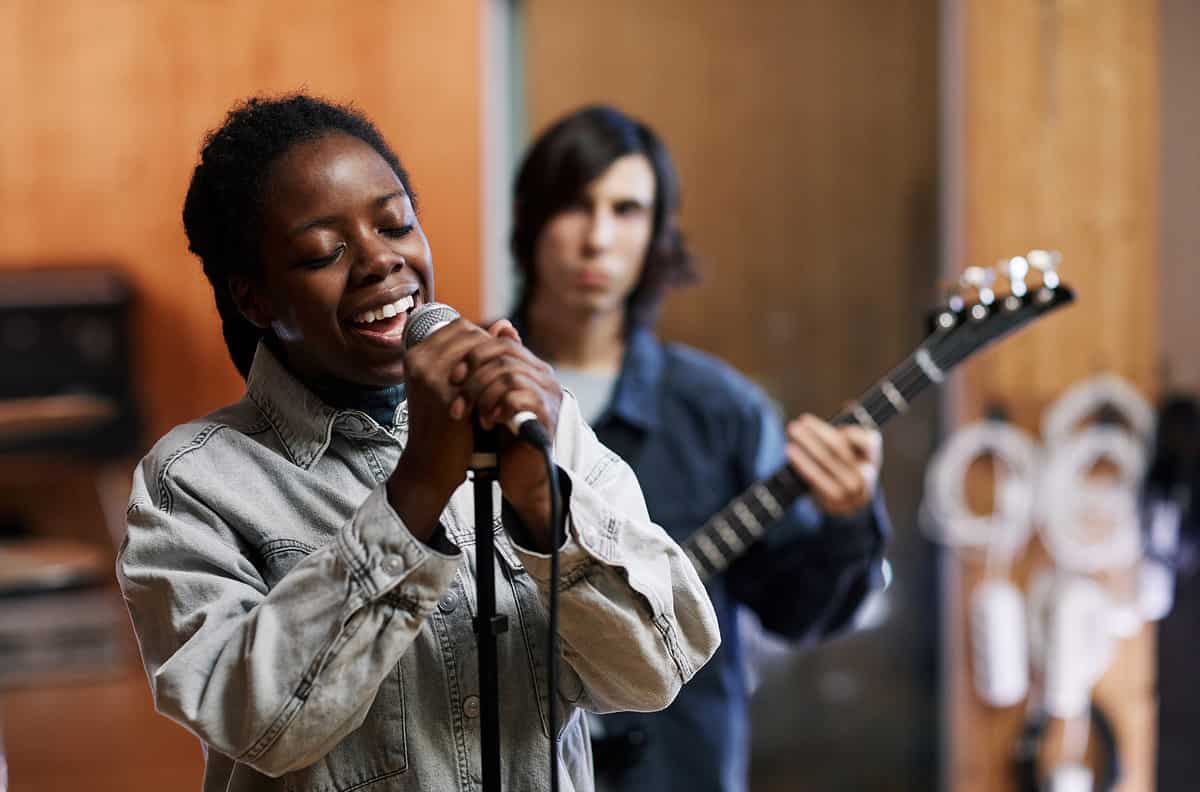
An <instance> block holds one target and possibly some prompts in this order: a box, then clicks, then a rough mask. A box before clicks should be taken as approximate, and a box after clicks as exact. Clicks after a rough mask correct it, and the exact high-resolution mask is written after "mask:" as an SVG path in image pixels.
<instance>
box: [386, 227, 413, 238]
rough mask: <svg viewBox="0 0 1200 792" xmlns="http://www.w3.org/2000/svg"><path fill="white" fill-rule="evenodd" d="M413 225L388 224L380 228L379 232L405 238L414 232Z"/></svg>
mask: <svg viewBox="0 0 1200 792" xmlns="http://www.w3.org/2000/svg"><path fill="white" fill-rule="evenodd" d="M412 230H413V227H412V225H411V224H406V225H400V226H387V227H384V228H381V229H379V233H381V234H383V235H384V236H388V237H392V238H393V239H403V238H404V237H406V236H408V235H409V234H411V233H412Z"/></svg>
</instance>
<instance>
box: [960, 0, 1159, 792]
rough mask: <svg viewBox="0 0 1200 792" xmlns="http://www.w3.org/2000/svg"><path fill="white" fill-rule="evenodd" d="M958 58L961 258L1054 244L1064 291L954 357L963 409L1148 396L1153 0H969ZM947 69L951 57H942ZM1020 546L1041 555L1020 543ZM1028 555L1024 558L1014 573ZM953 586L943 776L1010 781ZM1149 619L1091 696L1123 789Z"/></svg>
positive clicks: (1004, 718)
mask: <svg viewBox="0 0 1200 792" xmlns="http://www.w3.org/2000/svg"><path fill="white" fill-rule="evenodd" d="M963 8H964V9H965V14H964V17H963V22H964V24H963V28H962V29H961V31H958V32H957V35H960V36H961V43H962V46H961V52H962V53H964V58H965V62H964V63H963V64H961V66H962V68H963V70H964V71H963V74H964V82H963V90H964V93H963V97H962V107H961V127H960V128H959V129H958V130H957V133H958V134H961V135H962V136H963V142H964V147H963V151H964V162H963V163H962V166H963V183H962V187H963V193H962V195H963V205H962V206H961V207H955V209H957V210H958V211H960V212H961V216H962V218H963V223H964V226H963V229H962V230H963V232H964V236H963V239H964V240H965V246H966V254H967V259H968V261H969V262H971V263H982V264H990V263H992V262H994V261H995V260H997V259H1000V258H1002V257H1005V256H1010V255H1013V254H1015V253H1020V252H1024V251H1026V250H1028V249H1029V248H1032V247H1046V248H1054V249H1058V250H1061V251H1062V254H1063V265H1062V272H1063V276H1064V279H1065V280H1066V281H1067V282H1069V283H1070V284H1072V285H1073V286H1075V287H1076V288H1077V291H1078V304H1077V305H1075V306H1073V307H1072V308H1070V309H1068V310H1067V311H1065V312H1063V313H1062V314H1059V315H1058V316H1055V317H1053V318H1051V319H1048V320H1047V321H1045V322H1044V323H1043V324H1042V325H1040V326H1037V327H1034V328H1032V329H1031V330H1029V331H1027V332H1024V333H1023V334H1021V335H1020V336H1018V337H1016V338H1014V339H1012V340H1010V341H1007V342H1006V343H1004V344H1002V345H1000V346H998V347H997V348H995V349H994V350H991V351H989V352H987V353H985V354H984V355H982V356H981V357H980V358H979V359H978V360H977V361H975V362H974V363H972V364H969V365H968V368H967V376H966V379H965V387H964V388H963V391H962V404H961V405H960V406H961V408H962V409H961V415H962V417H963V418H964V419H965V420H971V419H973V418H977V417H979V416H980V415H981V414H982V411H983V409H984V407H985V405H986V404H987V403H989V402H992V401H996V402H1000V403H1002V404H1005V405H1007V406H1008V408H1009V409H1010V412H1011V413H1012V415H1013V417H1014V419H1015V420H1016V421H1018V422H1019V423H1020V424H1021V425H1023V426H1024V427H1025V428H1027V429H1030V430H1033V431H1035V432H1036V430H1037V421H1038V417H1039V415H1040V414H1041V412H1042V410H1043V409H1044V408H1045V407H1046V406H1047V405H1048V404H1049V403H1051V402H1052V401H1053V400H1054V399H1056V398H1057V397H1058V396H1060V395H1061V394H1062V393H1063V392H1064V391H1065V390H1066V388H1067V387H1069V386H1070V385H1071V384H1073V383H1075V382H1076V381H1078V380H1081V379H1083V378H1086V377H1088V376H1090V375H1093V374H1096V373H1099V372H1102V371H1113V372H1115V373H1117V374H1119V375H1121V376H1123V377H1125V378H1127V379H1129V380H1130V381H1132V382H1133V383H1134V384H1135V385H1136V386H1138V387H1139V388H1140V389H1141V391H1142V392H1143V394H1145V395H1146V396H1148V397H1153V396H1154V395H1155V393H1156V389H1157V384H1158V376H1159V361H1160V355H1159V337H1158V327H1159V323H1158V307H1159V283H1158V276H1157V271H1158V258H1157V257H1158V222H1159V200H1158V198H1159V188H1158V185H1159V182H1158V179H1159V170H1158V143H1159V137H1158V130H1159V126H1158V125H1159V113H1160V105H1159V95H1158V60H1157V59H1158V35H1159V28H1158V6H1157V3H1156V2H1154V0H1113V2H1104V3H1089V2H1082V1H1081V0H1058V1H1054V0H1052V1H1051V2H1046V0H970V1H969V2H967V3H965V5H964V6H963ZM951 68H954V67H953V65H952V66H951ZM1033 555H1035V556H1036V555H1037V554H1036V553H1034V554H1033ZM1036 563H1037V562H1036V561H1033V560H1032V559H1031V560H1029V561H1027V563H1026V565H1025V568H1024V569H1023V570H1022V574H1028V572H1029V571H1030V568H1031V567H1032V566H1033V565H1035V564H1036ZM979 577H980V570H978V569H975V568H973V567H971V568H962V569H960V570H959V574H958V575H957V576H956V582H955V585H954V586H952V587H951V589H950V596H951V597H955V596H957V598H958V599H957V602H958V603H959V607H958V608H957V609H956V611H955V615H954V618H953V620H952V636H951V640H952V652H951V655H950V656H951V657H952V659H953V664H954V667H953V669H952V674H951V678H950V688H951V698H952V704H953V706H952V707H951V723H950V735H951V740H952V745H953V750H952V762H951V765H950V768H949V770H950V772H949V788H950V789H954V790H959V789H962V790H967V789H969V790H973V791H974V790H979V791H980V792H990V791H991V790H1007V789H1012V788H1014V787H1013V785H1012V783H1011V771H1010V764H1009V762H1010V756H1011V751H1012V746H1013V744H1014V740H1015V739H1016V736H1017V732H1018V729H1019V724H1020V721H1021V717H1022V714H1023V713H1022V712H1021V707H1015V708H1010V709H1009V710H1003V711H996V710H991V709H988V708H986V707H984V706H983V705H981V704H980V703H979V702H978V701H977V700H976V699H975V696H974V694H973V691H972V689H971V686H970V681H969V668H968V663H967V660H966V654H967V649H966V643H965V638H964V635H965V630H966V624H965V620H964V614H963V609H962V607H961V603H962V602H963V601H965V597H966V595H967V593H968V592H969V591H970V590H971V588H972V587H973V585H974V584H975V582H977V581H978V579H979ZM1153 671H1154V640H1153V628H1152V627H1146V628H1143V630H1142V632H1141V633H1140V634H1139V635H1138V636H1136V637H1135V638H1133V639H1129V640H1127V641H1125V642H1124V643H1123V644H1122V646H1121V649H1120V652H1119V656H1118V658H1117V660H1116V662H1115V664H1114V666H1113V668H1112V669H1111V670H1110V672H1109V673H1108V675H1107V676H1106V677H1105V679H1104V680H1103V681H1102V683H1101V685H1100V688H1099V692H1098V697H1099V700H1100V701H1101V703H1102V704H1103V705H1104V706H1106V707H1107V708H1108V710H1109V712H1110V714H1111V715H1112V716H1113V718H1114V720H1115V721H1116V728H1117V731H1118V733H1119V737H1120V739H1121V741H1122V746H1123V750H1124V770H1125V776H1124V778H1125V781H1124V783H1123V784H1122V786H1121V789H1122V790H1123V791H1124V792H1142V791H1144V790H1151V789H1153V766H1154V761H1153V749H1154V733H1153V732H1154V679H1153Z"/></svg>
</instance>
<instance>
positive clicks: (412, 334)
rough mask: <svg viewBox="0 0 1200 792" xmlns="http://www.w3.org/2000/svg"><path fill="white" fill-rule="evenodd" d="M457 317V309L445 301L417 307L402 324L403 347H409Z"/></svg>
mask: <svg viewBox="0 0 1200 792" xmlns="http://www.w3.org/2000/svg"><path fill="white" fill-rule="evenodd" d="M458 317H459V313H458V311H456V310H454V309H453V308H451V307H450V306H449V305H446V304H445V303H439V302H430V303H425V304H424V305H421V306H419V307H417V308H416V309H415V310H414V311H413V312H412V313H411V314H409V315H408V322H406V323H405V325H404V348H405V349H411V348H412V347H414V346H416V345H417V344H419V343H421V342H422V341H424V340H425V339H426V338H428V337H429V336H430V335H432V334H433V333H435V332H437V331H438V330H439V329H440V328H442V327H443V326H444V325H448V324H450V323H451V322H453V321H454V320H455V319H457V318H458Z"/></svg>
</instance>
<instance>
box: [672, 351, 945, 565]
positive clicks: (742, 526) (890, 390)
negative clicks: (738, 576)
mask: <svg viewBox="0 0 1200 792" xmlns="http://www.w3.org/2000/svg"><path fill="white" fill-rule="evenodd" d="M944 376H945V372H943V371H942V370H941V369H939V368H938V366H937V365H936V364H935V363H934V361H933V358H932V357H931V356H930V355H929V352H928V350H926V349H925V347H924V346H921V347H918V348H917V351H916V352H914V353H913V354H912V355H910V356H909V357H908V359H907V360H905V361H904V362H903V363H901V364H900V365H899V366H897V367H896V368H895V369H893V370H892V371H891V372H890V373H889V374H888V375H887V376H886V377H884V378H883V379H881V380H879V381H878V382H877V383H875V385H874V386H872V387H871V389H870V390H868V391H867V392H866V393H864V394H863V395H862V396H861V397H859V399H858V401H856V402H854V403H853V404H852V405H850V406H849V407H848V408H846V409H845V410H843V411H842V412H840V413H838V414H837V415H836V416H834V417H833V419H832V421H831V423H833V424H835V425H848V424H858V425H860V426H864V427H867V428H870V429H877V428H880V427H882V426H883V425H884V424H885V423H887V422H888V421H890V420H891V419H892V418H894V417H896V416H897V415H900V414H901V413H903V412H905V411H906V410H907V409H908V405H909V403H910V402H911V401H912V400H913V398H914V397H916V396H917V394H919V393H920V392H921V391H923V390H925V388H927V387H929V386H930V385H933V384H939V383H941V382H942V380H943V378H944ZM807 492H808V483H807V482H805V481H804V480H803V479H801V478H800V477H799V476H797V475H796V474H795V472H793V471H792V468H791V466H790V465H783V466H782V467H780V468H779V469H778V470H776V471H775V472H774V473H772V474H771V475H770V476H768V477H766V478H764V479H760V480H759V481H756V482H754V483H753V484H751V485H750V486H749V487H747V488H746V490H745V491H744V492H743V493H742V494H741V495H738V496H737V497H736V498H734V499H733V500H732V501H731V502H730V503H729V504H728V505H727V506H726V507H725V508H723V509H722V510H721V511H719V512H718V513H717V514H715V515H713V517H712V518H711V519H709V521H708V522H706V523H705V524H704V525H703V526H701V528H700V529H699V530H697V531H696V532H695V533H693V534H692V535H691V536H690V537H689V538H688V539H687V540H686V541H685V542H683V543H682V547H683V551H684V553H685V554H686V555H687V557H688V558H689V559H690V560H691V562H692V565H693V566H695V567H696V570H697V571H698V572H699V573H700V578H701V579H702V580H707V579H709V578H711V577H713V576H715V575H718V574H720V573H721V572H724V571H725V570H726V569H728V568H729V566H730V565H731V564H732V563H733V562H734V561H736V560H737V559H738V558H741V557H742V556H743V555H745V554H746V552H747V551H748V550H749V549H750V548H751V547H752V546H753V545H754V544H755V543H756V542H757V541H758V540H759V539H761V538H762V537H763V535H764V534H765V533H766V532H767V530H768V529H769V528H770V527H771V525H773V524H774V523H776V522H778V520H779V519H780V518H781V517H783V515H784V514H785V513H786V512H787V510H788V508H789V507H790V506H791V505H792V504H793V503H794V502H795V501H796V499H797V498H800V497H801V496H802V495H804V494H805V493H807Z"/></svg>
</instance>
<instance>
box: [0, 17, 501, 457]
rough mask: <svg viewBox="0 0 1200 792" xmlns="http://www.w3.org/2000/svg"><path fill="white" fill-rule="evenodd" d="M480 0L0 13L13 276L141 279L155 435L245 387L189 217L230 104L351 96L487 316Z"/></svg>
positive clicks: (443, 266) (4, 236) (460, 295)
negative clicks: (189, 235) (212, 132)
mask: <svg viewBox="0 0 1200 792" xmlns="http://www.w3.org/2000/svg"><path fill="white" fill-rule="evenodd" d="M479 35H480V33H479V7H478V6H477V4H474V3H467V2H461V3H459V2H455V3H444V2H438V0H406V2H403V3H393V2H383V0H368V1H367V2H362V3H354V4H352V5H346V4H344V3H339V2H334V1H333V0H314V1H313V2H306V3H303V4H300V5H297V4H295V3H286V2H279V1H278V0H268V1H267V2H258V3H239V2H232V1H231V0H225V1H223V2H204V3H199V2H186V3H174V2H169V1H168V0H152V1H151V2H142V1H141V0H111V2H104V3H92V2H87V0H51V1H50V2H37V0H10V2H5V3H0V88H2V89H3V92H4V96H5V107H6V111H5V112H3V113H0V266H5V267H25V266H30V265H46V264H53V263H75V262H79V263H112V264H115V265H117V266H118V267H120V268H121V269H123V270H125V271H126V272H128V273H129V275H130V276H131V278H132V280H133V282H134V285H135V288H136V290H137V294H138V301H139V302H138V307H137V313H136V317H135V329H136V338H135V341H136V344H137V358H136V362H137V366H138V372H139V376H140V382H141V389H140V390H141V396H142V398H143V400H144V402H145V404H146V405H147V408H148V409H147V414H148V424H149V425H148V427H147V439H148V440H153V439H154V438H156V437H157V436H158V435H160V434H162V432H164V431H165V430H166V429H168V428H170V427H171V426H173V425H174V424H176V423H179V422H181V421H183V420H187V419H189V418H192V417H194V416H196V415H199V414H202V413H204V412H207V411H208V410H210V409H212V408H214V407H216V406H218V405H220V404H223V403H226V402H228V401H230V400H232V399H234V398H236V397H237V396H238V395H239V393H240V391H241V381H240V378H239V377H238V376H237V374H236V372H235V371H234V369H233V366H232V365H231V364H230V363H229V362H228V359H227V355H226V352H225V348H224V344H223V343H222V340H221V336H220V330H219V324H218V322H217V319H216V312H215V310H214V308H213V305H212V295H211V291H210V289H209V286H208V283H207V281H206V280H205V279H204V277H203V275H202V273H201V271H200V265H199V262H198V261H197V260H196V259H195V257H193V256H192V255H191V254H189V253H188V251H187V245H186V240H185V238H184V234H183V228H182V222H181V220H180V210H181V208H182V205H183V196H184V193H185V192H186V189H187V184H188V179H189V178H190V175H191V169H192V167H193V165H194V164H195V162H196V160H197V157H198V153H199V150H200V145H201V142H202V139H203V136H204V133H205V132H206V131H207V130H209V129H211V128H213V127H215V126H217V125H218V124H219V123H220V122H221V120H222V118H223V116H224V114H225V112H226V111H227V110H228V109H229V108H230V107H231V106H232V104H233V103H234V102H235V101H237V100H239V99H241V98H244V97H246V96H249V95H251V94H257V93H268V94H271V93H282V92H287V91H292V90H296V89H300V88H306V89H308V90H310V91H312V92H314V93H317V94H320V95H324V96H328V97H330V98H333V99H337V100H340V101H353V102H354V103H355V104H357V105H358V106H359V107H360V108H361V109H363V110H364V111H366V113H367V114H368V115H369V116H371V117H372V118H373V119H374V120H375V121H376V123H377V124H378V125H379V127H380V128H381V130H382V131H383V133H384V135H385V136H386V137H387V138H388V139H389V141H390V142H391V143H392V145H393V146H394V148H395V149H396V150H397V152H398V153H399V155H400V157H401V159H402V161H403V162H404V163H405V165H406V167H407V168H408V169H409V171H410V173H411V175H412V177H413V179H414V182H415V185H416V189H417V191H418V194H419V198H420V203H421V207H422V220H423V223H424V224H425V226H426V232H427V233H428V235H429V238H430V241H431V244H432V246H433V249H434V251H435V261H436V262H437V263H438V281H439V296H440V297H441V298H442V299H444V300H446V301H449V302H453V303H454V304H456V305H458V306H459V307H460V308H461V309H462V310H463V313H465V314H467V315H469V316H475V315H477V314H478V311H479V281H480V278H479V265H478V261H479V251H480V231H479V228H480V211H481V209H480V199H479V185H480V145H479V135H480V118H479V106H480V97H479V69H480V62H479Z"/></svg>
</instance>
